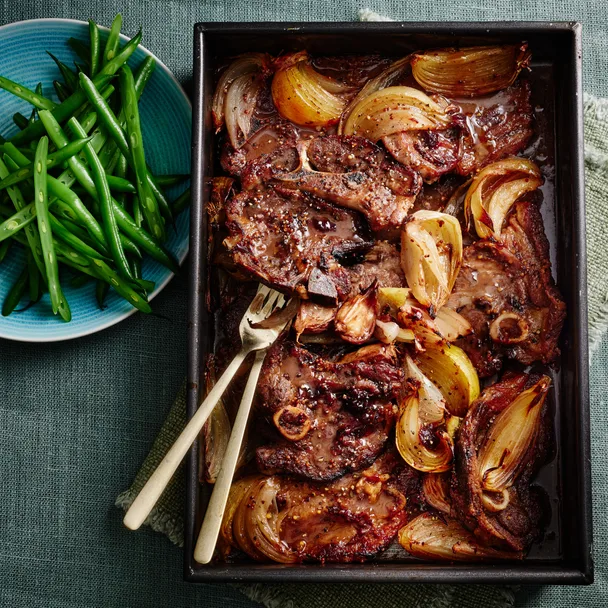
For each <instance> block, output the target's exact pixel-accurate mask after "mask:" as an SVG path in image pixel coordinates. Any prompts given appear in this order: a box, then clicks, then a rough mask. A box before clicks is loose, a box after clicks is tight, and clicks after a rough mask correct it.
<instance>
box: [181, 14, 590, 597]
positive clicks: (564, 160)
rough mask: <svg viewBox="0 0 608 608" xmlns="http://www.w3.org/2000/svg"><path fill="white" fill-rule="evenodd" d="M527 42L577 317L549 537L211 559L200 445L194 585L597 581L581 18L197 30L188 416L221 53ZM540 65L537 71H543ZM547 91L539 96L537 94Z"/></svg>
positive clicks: (561, 274)
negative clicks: (388, 551) (430, 558)
mask: <svg viewBox="0 0 608 608" xmlns="http://www.w3.org/2000/svg"><path fill="white" fill-rule="evenodd" d="M522 40H526V41H527V42H528V43H529V47H530V50H531V52H532V73H531V77H532V78H535V80H532V87H533V89H532V90H533V99H532V101H533V105H534V101H535V98H534V96H535V95H536V96H537V100H538V99H540V102H539V103H540V104H542V106H543V108H544V110H543V111H544V115H545V116H546V120H547V121H549V122H548V133H549V136H548V139H549V140H550V141H549V142H548V143H549V145H550V147H551V148H552V149H551V150H550V153H551V154H553V155H554V159H555V178H554V180H553V184H552V189H550V190H549V191H547V190H545V191H544V195H545V200H544V203H543V210H542V211H543V215H544V219H545V229H546V232H547V236H548V238H549V242H550V245H551V260H552V264H553V273H554V276H555V278H556V281H557V285H558V287H559V289H560V291H561V293H562V294H563V297H564V299H565V301H566V305H567V310H568V316H567V319H566V323H565V326H564V330H563V332H562V339H561V345H560V346H561V351H562V354H561V358H560V360H559V362H558V363H559V371H558V372H556V373H554V374H553V378H554V385H555V391H554V395H555V399H554V401H555V403H554V407H555V429H556V433H557V455H556V457H555V460H554V461H553V463H551V464H550V465H549V466H548V467H546V468H547V469H549V470H548V471H547V472H545V476H544V477H543V479H542V480H541V483H544V482H546V483H548V485H549V486H550V487H551V488H553V494H552V493H551V491H549V496H550V498H551V503H552V504H551V507H552V523H551V525H550V534H547V535H546V537H545V541H543V543H541V545H540V546H536V547H535V548H533V550H532V551H531V553H530V554H529V555H528V557H526V558H525V559H524V560H523V561H521V562H517V563H514V562H509V563H496V564H491V563H489V564H486V563H476V564H446V563H432V562H429V563H424V562H422V561H419V560H415V559H413V558H410V559H407V558H399V559H393V560H392V561H391V560H390V559H389V560H387V559H386V558H385V559H381V560H375V561H370V562H367V563H362V564H360V563H357V564H326V565H316V564H306V565H290V566H285V565H280V564H261V563H256V562H254V561H244V562H242V563H228V564H226V563H217V564H212V565H209V566H201V565H200V564H197V563H196V562H195V561H194V558H193V548H194V544H195V542H196V537H197V535H198V531H199V528H200V523H201V520H202V516H203V514H204V509H205V501H206V492H204V488H203V486H201V485H200V483H199V481H198V479H199V476H198V470H197V469H198V461H199V458H198V450H199V447H198V445H194V447H193V448H192V450H191V451H190V455H189V458H188V461H187V468H186V478H187V494H186V514H185V522H186V523H185V539H184V540H185V549H184V551H185V552H184V556H185V557H184V576H185V578H186V580H188V581H192V582H217V581H264V582H279V581H291V582H305V581H311V582H313V581H314V582H335V583H344V582H351V581H352V582H408V583H418V582H424V583H478V584H479V583H503V584H522V583H529V584H564V585H573V584H589V583H591V582H592V581H593V561H592V555H591V549H592V522H591V473H590V445H589V442H590V439H589V394H588V356H587V287H586V258H585V203H584V183H583V178H584V174H583V124H582V90H581V73H582V72H581V26H580V24H578V23H573V22H565V23H555V22H554V23H543V22H488V23H397V22H395V23H198V24H196V25H195V27H194V88H193V90H194V124H193V138H192V141H193V149H192V167H193V179H192V181H193V196H192V208H191V229H190V230H191V233H190V252H191V253H190V272H191V275H190V301H189V344H188V351H189V362H188V404H187V408H188V415H189V416H192V415H193V414H194V411H195V409H196V407H197V403H198V402H199V391H200V388H201V383H200V370H201V364H202V363H203V362H204V360H205V357H206V355H207V353H208V352H209V349H210V348H211V345H212V344H213V332H214V327H213V322H212V321H213V319H212V316H211V315H209V314H208V311H207V304H206V295H207V292H208V289H209V288H210V289H213V288H214V286H213V285H211V286H208V285H207V277H208V272H207V265H208V260H207V257H206V255H207V237H208V235H207V222H206V216H205V206H206V203H207V200H208V193H209V191H208V181H209V178H210V177H211V176H212V175H213V168H214V166H215V160H216V159H215V158H214V146H213V129H212V124H211V117H210V114H211V97H212V95H213V88H214V74H215V71H216V67H217V65H218V64H219V62H222V61H225V59H226V58H228V57H231V56H234V55H237V54H239V53H243V52H247V51H258V52H263V51H266V52H269V53H272V54H278V53H279V52H290V51H297V50H302V49H306V50H308V51H310V52H312V53H317V54H323V55H332V54H348V53H358V54H371V53H380V54H383V55H387V56H390V57H402V56H404V55H406V54H407V53H409V52H411V51H413V50H417V49H424V48H430V47H446V46H459V45H460V46H471V45H481V44H496V43H507V42H520V41H522ZM535 74H536V76H534V75H535ZM539 95H540V98H539V97H538V96H539Z"/></svg>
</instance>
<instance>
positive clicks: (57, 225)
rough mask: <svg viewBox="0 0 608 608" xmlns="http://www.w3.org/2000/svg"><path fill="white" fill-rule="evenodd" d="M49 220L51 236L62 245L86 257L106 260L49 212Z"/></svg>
mask: <svg viewBox="0 0 608 608" xmlns="http://www.w3.org/2000/svg"><path fill="white" fill-rule="evenodd" d="M49 220H50V222H51V229H52V230H53V234H54V235H56V236H57V238H59V239H61V240H62V241H63V242H64V243H67V244H68V245H71V246H72V247H73V248H74V249H75V250H76V251H78V252H79V253H82V255H86V256H88V257H90V258H99V259H108V258H106V257H105V256H104V255H103V254H101V253H99V252H98V251H97V250H96V249H94V248H93V247H90V246H89V245H87V243H85V242H84V241H83V240H81V239H80V238H79V237H78V236H76V235H75V234H74V233H73V232H71V231H70V230H68V229H67V228H66V227H65V226H64V225H63V224H62V223H61V222H60V221H59V220H58V219H57V218H56V217H55V216H54V215H53V214H52V213H50V212H49Z"/></svg>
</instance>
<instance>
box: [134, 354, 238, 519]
mask: <svg viewBox="0 0 608 608" xmlns="http://www.w3.org/2000/svg"><path fill="white" fill-rule="evenodd" d="M249 352H250V351H248V350H241V352H240V353H239V354H238V355H237V356H236V357H235V358H234V359H233V360H232V363H230V365H229V366H228V367H227V368H226V371H225V372H224V373H223V374H222V375H221V377H220V378H219V379H218V380H217V382H216V383H215V386H214V387H213V388H212V389H211V392H210V393H209V394H208V395H207V398H206V399H205V400H204V401H203V402H202V403H201V404H200V406H199V408H198V409H197V410H196V413H195V414H194V416H192V418H191V419H190V422H188V424H187V425H186V426H185V428H184V430H183V431H182V432H181V434H180V436H179V437H178V438H177V439H176V440H175V443H174V444H173V445H172V446H171V448H170V449H169V451H168V452H167V454H166V456H165V457H164V458H163V459H162V461H161V463H160V464H159V465H158V467H156V470H155V471H154V473H152V475H151V476H150V479H148V481H147V482H146V485H145V486H144V487H143V488H142V489H141V492H140V493H139V494H138V495H137V498H136V499H135V500H134V501H133V504H132V505H131V507H130V508H129V510H128V511H127V514H126V515H125V518H124V519H123V523H124V524H125V526H126V527H127V528H129V529H131V530H137V529H138V528H139V526H141V525H142V524H143V523H144V521H145V519H146V517H148V515H149V514H150V511H151V510H152V508H153V507H154V505H155V504H156V501H157V500H158V499H159V498H160V495H161V494H162V493H163V490H164V489H165V488H166V487H167V484H168V483H169V481H170V480H171V477H173V473H175V471H176V470H177V467H178V466H179V464H180V462H181V461H182V460H183V458H184V456H185V455H186V453H187V452H188V450H189V449H190V446H191V445H192V444H193V443H194V441H195V440H196V438H197V437H198V434H199V433H200V430H201V429H202V428H203V425H204V424H205V422H206V421H207V418H209V415H210V414H211V412H212V411H213V409H214V408H215V406H216V405H217V402H218V401H219V400H220V398H221V396H222V395H223V394H224V391H225V390H226V389H227V388H228V385H229V384H230V381H231V380H232V378H233V376H234V375H235V374H236V372H237V371H238V369H239V367H240V366H241V363H243V361H244V360H245V357H246V356H247V355H248V354H249Z"/></svg>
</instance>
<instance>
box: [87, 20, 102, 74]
mask: <svg viewBox="0 0 608 608" xmlns="http://www.w3.org/2000/svg"><path fill="white" fill-rule="evenodd" d="M89 41H90V43H91V44H90V47H89V48H90V57H91V61H90V62H89V63H90V66H91V67H90V69H91V77H93V76H95V74H97V70H98V68H99V53H100V47H99V28H98V27H97V24H96V23H95V21H93V20H92V19H89Z"/></svg>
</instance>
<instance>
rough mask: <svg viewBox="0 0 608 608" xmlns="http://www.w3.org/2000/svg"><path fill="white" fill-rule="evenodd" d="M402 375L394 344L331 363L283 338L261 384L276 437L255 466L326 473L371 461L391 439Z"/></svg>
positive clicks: (314, 475) (263, 410) (312, 475)
mask: <svg viewBox="0 0 608 608" xmlns="http://www.w3.org/2000/svg"><path fill="white" fill-rule="evenodd" d="M402 379H403V372H402V371H401V368H400V366H399V364H398V361H397V357H396V353H395V350H394V348H393V347H391V346H385V345H380V344H374V345H370V346H366V347H364V348H362V349H360V350H359V351H356V352H355V353H351V354H349V355H347V356H346V357H345V358H344V359H343V360H342V361H338V362H333V361H329V360H327V359H323V358H322V357H320V356H318V355H315V354H313V353H311V352H309V351H308V350H305V349H304V348H302V347H300V346H297V345H296V344H295V343H294V342H292V341H291V340H280V341H278V342H277V343H275V344H274V345H273V346H272V348H271V349H270V350H269V351H268V354H267V355H266V360H265V362H264V367H263V369H262V373H261V376H260V382H259V385H258V390H259V395H260V399H259V410H258V411H259V412H260V414H262V415H264V416H265V417H266V418H267V420H269V421H270V423H271V425H272V426H273V427H274V433H273V435H274V441H273V442H272V444H269V445H267V446H264V447H261V448H258V450H257V463H258V468H259V469H260V470H262V471H263V472H265V473H277V472H282V473H292V474H295V475H299V476H301V477H306V478H308V479H316V480H329V479H335V478H336V477H338V476H340V475H343V474H344V473H346V472H348V471H356V470H358V469H361V468H363V467H364V466H367V465H368V464H369V463H370V462H372V461H373V460H374V459H375V458H376V457H377V456H378V454H379V453H380V452H381V451H382V449H383V448H384V446H385V444H386V441H387V439H388V436H389V430H390V427H391V425H392V423H393V422H394V419H395V414H396V407H395V401H394V400H395V398H396V396H397V392H398V390H399V388H400V383H401V381H402Z"/></svg>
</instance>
